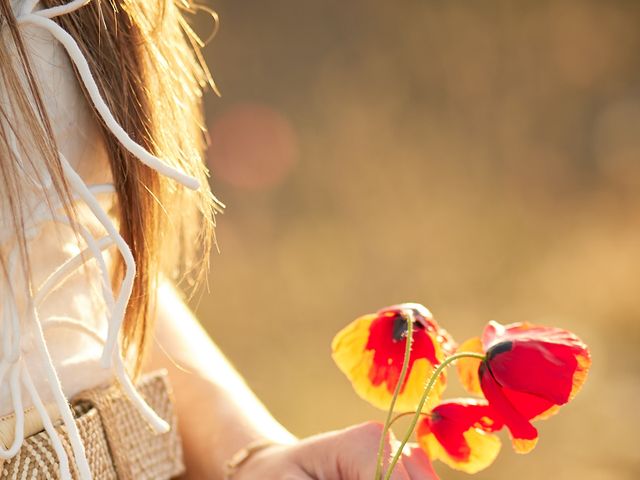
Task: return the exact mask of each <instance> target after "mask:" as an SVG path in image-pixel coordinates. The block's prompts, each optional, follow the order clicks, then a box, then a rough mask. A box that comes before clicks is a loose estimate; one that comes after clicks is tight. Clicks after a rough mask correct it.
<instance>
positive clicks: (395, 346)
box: [332, 306, 446, 411]
mask: <svg viewBox="0 0 640 480" xmlns="http://www.w3.org/2000/svg"><path fill="white" fill-rule="evenodd" d="M411 308H412V309H413V308H414V307H411ZM403 309H404V307H403V306H399V308H395V309H385V310H381V311H380V312H378V313H377V314H371V315H364V316H363V317H360V318H359V319H357V320H356V321H354V322H352V323H351V324H350V325H348V326H347V327H345V328H344V329H342V330H341V331H340V332H339V333H338V334H337V335H336V337H335V338H334V340H333V344H332V350H333V358H334V360H335V362H336V364H337V365H338V367H339V368H340V370H342V371H343V372H344V374H345V375H346V376H347V377H348V378H349V380H351V383H352V385H353V387H354V389H355V390H356V392H357V393H358V394H359V395H360V396H362V397H363V398H364V399H365V400H367V401H368V402H370V403H371V404H372V405H374V406H376V407H378V408H381V409H383V410H387V409H388V408H389V405H390V402H391V399H392V396H393V393H394V391H395V388H396V385H397V384H398V381H399V378H400V372H401V370H402V363H403V361H404V354H405V348H406V320H404V318H403V317H402V316H401V315H400V312H401V311H402V310H403ZM414 315H415V312H414ZM429 315H430V314H428V310H426V308H424V307H422V310H420V316H416V325H414V333H413V347H412V349H411V355H410V361H409V368H408V371H407V376H406V378H405V382H404V384H403V385H402V389H401V392H400V395H399V396H398V399H397V402H396V406H395V410H397V411H407V410H415V408H416V407H417V404H418V402H419V400H420V397H421V396H422V392H423V390H424V385H425V382H426V380H427V379H428V378H429V376H430V375H431V373H432V371H433V369H434V367H435V366H436V365H438V364H439V363H441V362H442V361H443V360H444V358H445V353H444V351H443V348H442V346H441V344H440V343H439V342H438V341H437V337H436V335H435V334H434V333H433V332H434V331H437V328H436V327H437V324H436V323H435V321H434V320H433V319H432V318H430V317H429ZM402 321H404V322H405V324H404V325H403V324H402ZM425 325H427V326H428V327H427V326H425ZM434 326H435V327H434ZM434 329H435V330H434ZM445 385H446V376H445V375H441V376H440V377H439V379H438V381H437V382H436V385H435V386H434V389H433V391H432V394H431V395H430V396H429V401H428V404H427V408H429V407H430V406H432V405H433V404H436V403H437V402H438V401H439V399H440V394H441V392H442V391H443V390H444V388H445Z"/></svg>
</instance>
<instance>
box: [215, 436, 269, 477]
mask: <svg viewBox="0 0 640 480" xmlns="http://www.w3.org/2000/svg"><path fill="white" fill-rule="evenodd" d="M275 444H276V443H275V442H273V441H271V440H267V439H266V438H262V439H259V440H254V441H253V442H251V443H249V444H248V445H246V446H245V447H243V448H241V449H240V450H238V451H237V452H236V453H234V454H233V456H232V457H231V458H230V459H229V460H227V461H226V462H225V463H224V470H223V474H224V477H223V478H224V480H231V478H232V477H233V475H235V473H236V471H237V470H238V467H240V466H241V465H242V464H243V463H245V462H246V461H247V460H249V458H250V457H251V456H252V455H253V454H254V453H257V452H259V451H260V450H263V449H265V448H267V447H271V446H273V445H275Z"/></svg>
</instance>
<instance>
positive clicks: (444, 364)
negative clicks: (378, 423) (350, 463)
mask: <svg viewBox="0 0 640 480" xmlns="http://www.w3.org/2000/svg"><path fill="white" fill-rule="evenodd" d="M461 358H478V359H480V360H484V358H485V357H484V355H483V354H481V353H474V352H460V353H456V354H455V355H451V356H450V357H447V358H446V359H445V360H444V361H443V362H442V363H441V364H440V365H438V367H437V368H436V369H435V370H434V371H433V373H432V374H431V378H430V379H429V382H428V383H427V386H426V387H425V389H424V392H423V394H422V398H421V399H420V403H419V404H418V408H417V411H416V412H415V414H414V416H413V420H411V425H410V426H409V428H408V429H407V432H406V433H405V435H404V438H403V439H402V442H401V443H400V446H399V447H398V450H397V451H396V454H395V455H394V456H393V460H391V464H390V465H389V470H387V473H386V475H385V476H384V480H389V479H390V478H391V473H392V472H393V469H394V468H395V466H396V464H397V463H398V460H400V455H402V450H403V449H404V446H405V445H406V444H407V442H408V441H409V438H411V434H413V431H414V430H415V428H416V425H417V424H418V420H419V419H420V415H421V414H422V408H423V407H424V404H425V403H426V402H427V399H428V398H429V394H430V393H431V389H432V388H433V385H434V384H435V383H436V380H437V379H438V377H439V376H440V374H441V373H442V371H443V370H444V369H445V368H446V367H447V365H449V364H451V363H453V362H455V361H456V360H459V359H461Z"/></svg>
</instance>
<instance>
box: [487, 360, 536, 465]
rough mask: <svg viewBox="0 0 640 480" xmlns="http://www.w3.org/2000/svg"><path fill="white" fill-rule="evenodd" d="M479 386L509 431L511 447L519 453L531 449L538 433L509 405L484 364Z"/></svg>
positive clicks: (507, 398) (508, 401)
mask: <svg viewBox="0 0 640 480" xmlns="http://www.w3.org/2000/svg"><path fill="white" fill-rule="evenodd" d="M479 375H480V385H481V387H482V391H483V393H484V395H485V397H486V398H487V400H488V401H489V404H490V405H491V407H493V409H494V412H495V414H496V415H498V416H499V417H500V419H501V420H502V421H503V422H504V424H505V425H506V426H507V428H508V429H509V432H510V433H511V437H512V440H513V447H514V449H515V450H516V451H517V452H519V453H527V452H529V451H530V450H532V449H533V447H534V446H535V444H536V442H537V440H538V431H537V430H536V429H535V427H534V426H533V425H531V423H530V422H529V419H527V418H526V417H525V416H523V414H522V413H521V412H520V410H519V409H518V408H516V406H514V405H513V404H512V403H511V400H510V399H509V397H507V396H506V395H505V393H504V391H503V389H502V388H501V387H500V385H499V384H498V383H497V382H496V379H495V378H494V377H493V375H492V374H491V372H490V371H489V369H488V368H487V365H486V363H485V362H483V363H482V365H481V366H480V372H479Z"/></svg>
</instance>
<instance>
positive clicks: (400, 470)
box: [370, 461, 411, 480]
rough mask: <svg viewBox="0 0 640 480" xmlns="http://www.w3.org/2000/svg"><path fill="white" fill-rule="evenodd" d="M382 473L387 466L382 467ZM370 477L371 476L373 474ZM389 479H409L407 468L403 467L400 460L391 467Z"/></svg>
mask: <svg viewBox="0 0 640 480" xmlns="http://www.w3.org/2000/svg"><path fill="white" fill-rule="evenodd" d="M382 471H383V472H384V473H386V472H387V468H384V469H383V470H382ZM384 473H383V475H382V478H384ZM370 478H373V474H372V476H371V477H370ZM390 479H391V480H411V477H410V476H409V472H407V469H406V468H405V466H404V464H403V463H402V461H399V462H398V463H397V464H396V466H395V468H394V469H393V473H392V474H391V477H390Z"/></svg>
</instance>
